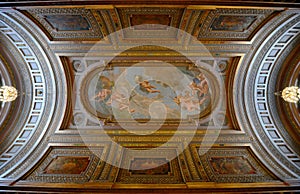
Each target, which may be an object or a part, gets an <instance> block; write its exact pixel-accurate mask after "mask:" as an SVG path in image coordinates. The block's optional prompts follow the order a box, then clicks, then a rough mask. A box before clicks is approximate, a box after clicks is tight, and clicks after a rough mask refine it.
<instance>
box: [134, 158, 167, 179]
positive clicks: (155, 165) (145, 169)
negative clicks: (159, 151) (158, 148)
mask: <svg viewBox="0 0 300 194" xmlns="http://www.w3.org/2000/svg"><path fill="white" fill-rule="evenodd" d="M130 169H132V170H129V172H131V174H132V175H168V173H169V172H170V171H171V169H170V163H169V162H168V161H167V160H166V159H165V158H134V160H133V161H131V164H130Z"/></svg>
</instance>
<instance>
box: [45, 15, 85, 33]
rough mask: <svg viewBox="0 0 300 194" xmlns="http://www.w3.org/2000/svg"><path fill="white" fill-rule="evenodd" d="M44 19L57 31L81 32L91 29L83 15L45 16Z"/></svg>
mask: <svg viewBox="0 0 300 194" xmlns="http://www.w3.org/2000/svg"><path fill="white" fill-rule="evenodd" d="M44 18H45V20H46V21H47V22H48V23H49V24H50V25H51V27H52V28H54V29H56V30H57V31H80V30H89V29H90V28H91V26H90V24H89V22H88V21H87V20H86V18H85V17H83V16H81V15H45V16H44Z"/></svg>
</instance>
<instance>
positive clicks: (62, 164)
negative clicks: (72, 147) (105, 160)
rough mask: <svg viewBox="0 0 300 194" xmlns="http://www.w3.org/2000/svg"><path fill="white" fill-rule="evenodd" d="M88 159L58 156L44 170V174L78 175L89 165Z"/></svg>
mask: <svg viewBox="0 0 300 194" xmlns="http://www.w3.org/2000/svg"><path fill="white" fill-rule="evenodd" d="M89 161H90V160H89V157H67V156H66V157H65V156H58V157H56V158H55V159H53V160H52V161H51V163H50V164H49V165H48V166H47V167H46V169H45V170H44V173H45V174H80V173H82V172H84V171H85V170H86V168H87V166H88V164H89Z"/></svg>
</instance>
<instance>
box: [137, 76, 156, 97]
mask: <svg viewBox="0 0 300 194" xmlns="http://www.w3.org/2000/svg"><path fill="white" fill-rule="evenodd" d="M135 81H136V82H137V83H138V84H139V85H140V88H141V90H142V91H146V92H148V93H160V91H159V90H155V89H156V87H155V86H152V85H151V84H150V83H149V81H147V80H144V81H142V80H141V77H140V76H136V78H135Z"/></svg>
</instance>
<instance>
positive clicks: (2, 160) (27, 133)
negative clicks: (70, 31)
mask: <svg viewBox="0 0 300 194" xmlns="http://www.w3.org/2000/svg"><path fill="white" fill-rule="evenodd" d="M1 17H3V16H2V15H1ZM4 17H5V16H4ZM1 19H2V18H1ZM0 31H1V33H2V34H3V35H4V36H6V37H7V39H9V40H10V42H11V43H12V44H13V45H14V46H15V48H17V49H18V51H19V53H20V54H21V56H22V58H23V60H24V61H25V62H26V65H27V69H28V71H29V73H30V78H31V82H32V91H33V94H32V95H33V98H32V103H31V108H30V113H29V115H28V118H27V121H26V123H25V124H24V127H23V128H22V130H21V131H20V133H19V135H18V136H17V138H16V139H15V140H14V142H13V143H12V144H11V145H10V146H9V147H8V148H7V149H6V151H5V152H3V153H2V154H1V156H0V167H1V166H3V165H5V164H7V163H8V162H9V161H11V160H12V159H13V158H14V156H16V155H17V154H18V153H19V152H20V150H22V148H23V147H24V146H25V145H26V144H27V142H28V141H29V140H30V138H31V137H32V135H33V134H34V132H35V131H36V129H37V127H38V126H39V123H40V121H41V117H42V115H43V112H44V108H45V91H46V88H45V85H46V83H45V75H44V73H43V70H42V67H41V64H40V63H39V61H38V58H37V56H36V55H35V53H34V52H33V50H32V49H31V48H30V46H29V45H28V43H27V42H26V41H25V40H24V39H23V37H21V36H20V35H19V34H18V33H17V32H16V31H15V30H14V29H13V28H12V27H11V26H9V25H8V24H7V23H6V22H4V21H3V20H1V21H0Z"/></svg>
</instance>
